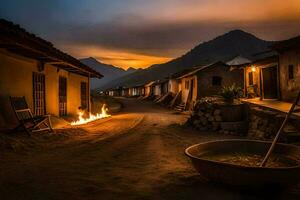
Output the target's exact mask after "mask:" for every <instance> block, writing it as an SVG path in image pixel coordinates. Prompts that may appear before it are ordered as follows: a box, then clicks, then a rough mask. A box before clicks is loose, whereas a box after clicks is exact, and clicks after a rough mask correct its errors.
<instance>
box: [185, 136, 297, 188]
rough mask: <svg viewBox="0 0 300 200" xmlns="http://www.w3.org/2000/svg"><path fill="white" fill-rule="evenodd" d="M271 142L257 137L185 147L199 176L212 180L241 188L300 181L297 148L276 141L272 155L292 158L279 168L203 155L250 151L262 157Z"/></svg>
mask: <svg viewBox="0 0 300 200" xmlns="http://www.w3.org/2000/svg"><path fill="white" fill-rule="evenodd" d="M270 145H271V142H263V141H257V140H240V139H238V140H236V139H231V140H219V141H211V142H205V143H200V144H195V145H193V146H190V147H188V148H187V149H186V150H185V154H186V155H187V156H188V157H189V158H190V159H191V161H192V164H193V166H194V168H195V169H196V170H197V171H198V172H199V173H200V175H201V176H202V177H204V178H205V179H207V180H209V181H213V182H216V183H221V184H226V185H231V186H241V187H259V188H262V187H266V186H275V185H276V186H283V187H285V186H289V185H296V184H297V183H298V182H299V181H300V147H298V146H295V145H290V144H282V143H278V144H276V146H275V149H274V155H276V156H279V157H280V156H282V157H284V158H288V159H289V160H292V161H293V164H289V165H287V166H281V167H270V166H267V167H259V166H244V165H240V164H234V163H228V162H222V161H218V160H215V159H214V158H213V157H209V158H208V157H207V155H214V154H215V155H218V154H228V155H230V154H232V155H233V154H236V153H240V154H244V153H247V154H253V155H260V156H264V155H265V153H266V152H267V151H268V149H269V147H270Z"/></svg>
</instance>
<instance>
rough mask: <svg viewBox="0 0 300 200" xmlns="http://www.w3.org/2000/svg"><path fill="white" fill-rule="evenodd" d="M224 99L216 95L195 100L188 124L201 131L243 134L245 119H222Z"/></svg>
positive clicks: (244, 131)
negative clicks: (229, 120) (227, 120)
mask: <svg viewBox="0 0 300 200" xmlns="http://www.w3.org/2000/svg"><path fill="white" fill-rule="evenodd" d="M222 106H224V101H222V100H221V99H220V98H217V97H206V98H202V99H200V100H199V101H197V102H196V104H195V107H194V111H193V113H192V115H191V117H190V118H189V120H188V122H187V123H188V124H190V125H192V126H194V127H195V128H197V129H199V130H201V131H207V130H211V131H219V132H220V133H224V134H231V135H245V133H246V132H247V126H248V124H247V121H246V120H243V121H236V122H226V121H224V120H223V117H222V116H223V113H222Z"/></svg>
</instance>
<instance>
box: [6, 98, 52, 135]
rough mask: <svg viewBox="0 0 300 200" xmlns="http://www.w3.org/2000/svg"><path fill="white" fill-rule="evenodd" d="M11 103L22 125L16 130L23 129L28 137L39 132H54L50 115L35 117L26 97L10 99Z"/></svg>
mask: <svg viewBox="0 0 300 200" xmlns="http://www.w3.org/2000/svg"><path fill="white" fill-rule="evenodd" d="M10 103H11V106H12V108H13V110H14V112H15V114H16V117H17V119H18V121H19V123H20V124H19V125H18V126H17V127H16V128H15V130H18V129H23V130H25V131H26V132H27V134H28V135H30V134H31V133H33V132H39V131H46V130H48V131H49V132H52V131H53V129H52V124H51V120H50V115H42V116H34V115H33V114H32V112H31V110H30V109H29V107H28V105H27V102H26V99H25V97H24V96H23V97H10Z"/></svg>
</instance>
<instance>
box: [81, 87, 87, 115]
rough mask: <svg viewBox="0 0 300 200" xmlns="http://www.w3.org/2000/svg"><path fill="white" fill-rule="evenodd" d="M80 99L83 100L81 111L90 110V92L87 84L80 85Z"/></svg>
mask: <svg viewBox="0 0 300 200" xmlns="http://www.w3.org/2000/svg"><path fill="white" fill-rule="evenodd" d="M80 99H81V109H87V108H88V90H87V83H86V82H81V84H80Z"/></svg>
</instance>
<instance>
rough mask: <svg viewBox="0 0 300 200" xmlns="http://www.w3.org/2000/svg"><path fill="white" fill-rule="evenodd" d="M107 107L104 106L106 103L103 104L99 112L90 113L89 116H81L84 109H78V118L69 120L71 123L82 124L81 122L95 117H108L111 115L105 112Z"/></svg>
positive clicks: (86, 121) (95, 118)
mask: <svg viewBox="0 0 300 200" xmlns="http://www.w3.org/2000/svg"><path fill="white" fill-rule="evenodd" d="M107 111H108V108H106V105H105V104H103V106H102V108H101V113H97V114H96V115H93V114H92V113H90V115H89V118H83V114H84V111H79V112H78V118H79V119H78V120H77V121H73V122H71V125H72V126H74V125H82V124H87V123H89V122H92V121H95V120H97V119H102V118H106V117H110V116H111V115H109V114H107Z"/></svg>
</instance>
